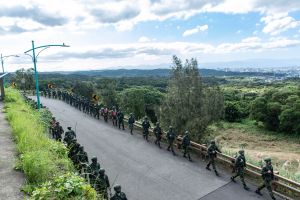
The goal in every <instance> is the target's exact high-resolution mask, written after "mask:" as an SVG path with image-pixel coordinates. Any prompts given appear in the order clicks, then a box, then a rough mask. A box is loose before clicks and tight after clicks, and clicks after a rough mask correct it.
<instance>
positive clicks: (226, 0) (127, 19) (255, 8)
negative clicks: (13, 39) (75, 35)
mask: <svg viewBox="0 0 300 200" xmlns="http://www.w3.org/2000/svg"><path fill="white" fill-rule="evenodd" d="M0 5H1V7H2V11H3V12H0V13H6V15H10V16H16V13H14V12H11V11H9V9H13V8H18V9H20V8H21V7H23V11H24V12H22V14H23V15H26V16H27V18H30V19H32V20H33V21H36V22H39V23H42V24H43V23H44V25H61V26H64V27H73V28H74V27H77V28H78V29H80V28H82V27H83V26H84V27H89V28H91V27H94V28H98V27H99V24H100V25H103V24H112V25H114V26H115V28H116V29H117V30H119V31H124V30H131V29H132V28H133V27H134V26H135V25H136V24H138V23H140V22H144V21H153V20H155V21H164V20H167V19H171V18H173V19H188V18H190V17H192V16H194V15H196V14H199V13H208V12H218V13H230V14H235V13H241V14H245V13H249V12H260V13H262V14H264V15H267V16H269V15H272V14H274V13H289V12H292V11H296V10H300V1H299V0H263V1H262V0H243V1H236V0H164V1H158V0H136V1H132V0H123V1H120V0H110V1H106V0H97V1H96V0H76V1H74V0H51V1H40V0H14V1H7V0H0ZM3 9H5V10H3ZM0 11H1V9H0ZM4 11H5V12H4ZM15 11H16V10H15ZM25 11H26V12H25ZM30 11H32V12H30ZM26 16H23V17H26ZM3 17H5V16H3ZM16 20H17V19H16ZM285 20H291V19H285ZM291 26H294V25H291ZM266 31H268V29H267V28H266Z"/></svg>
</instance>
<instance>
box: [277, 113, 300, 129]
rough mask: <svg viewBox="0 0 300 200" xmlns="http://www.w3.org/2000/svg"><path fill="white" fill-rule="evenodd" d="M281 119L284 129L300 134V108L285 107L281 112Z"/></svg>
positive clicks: (281, 125)
mask: <svg viewBox="0 0 300 200" xmlns="http://www.w3.org/2000/svg"><path fill="white" fill-rule="evenodd" d="M279 119H280V129H281V130H282V131H284V132H290V133H295V134H300V109H295V108H288V109H285V110H284V111H282V113H281V114H280V116H279Z"/></svg>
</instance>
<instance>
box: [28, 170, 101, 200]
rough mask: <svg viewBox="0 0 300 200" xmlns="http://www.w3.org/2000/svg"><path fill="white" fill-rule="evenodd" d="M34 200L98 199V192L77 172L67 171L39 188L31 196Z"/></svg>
mask: <svg viewBox="0 0 300 200" xmlns="http://www.w3.org/2000/svg"><path fill="white" fill-rule="evenodd" d="M31 199H32V200H39V199H53V200H54V199H70V200H71V199H72V200H73V199H78V200H82V199H83V200H84V199H91V200H92V199H97V193H96V192H95V190H94V189H92V187H91V186H90V185H88V184H86V183H85V181H84V179H83V178H81V177H79V176H77V175H76V174H72V173H67V174H64V175H61V176H57V177H55V178H54V179H53V181H48V182H46V183H44V184H42V185H41V186H40V187H39V188H37V189H36V190H35V191H34V192H33V193H32V196H31Z"/></svg>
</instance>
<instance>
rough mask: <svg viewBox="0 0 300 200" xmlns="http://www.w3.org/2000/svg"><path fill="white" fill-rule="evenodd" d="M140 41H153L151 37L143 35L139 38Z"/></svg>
mask: <svg viewBox="0 0 300 200" xmlns="http://www.w3.org/2000/svg"><path fill="white" fill-rule="evenodd" d="M138 42H142V43H143V42H151V39H150V38H148V37H146V36H142V37H140V38H139V40H138Z"/></svg>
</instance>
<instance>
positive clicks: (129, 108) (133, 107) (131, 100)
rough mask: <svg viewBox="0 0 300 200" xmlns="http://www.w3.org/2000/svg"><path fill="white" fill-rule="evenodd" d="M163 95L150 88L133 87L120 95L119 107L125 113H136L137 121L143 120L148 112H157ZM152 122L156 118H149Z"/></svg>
mask: <svg viewBox="0 0 300 200" xmlns="http://www.w3.org/2000/svg"><path fill="white" fill-rule="evenodd" d="M162 98H163V94H162V93H161V92H159V91H158V90H156V89H154V88H150V87H132V88H128V89H125V90H123V91H122V92H120V93H119V95H118V99H119V105H120V107H121V108H122V110H123V111H125V112H127V113H131V112H132V113H134V115H135V117H136V118H137V119H141V118H142V117H144V116H145V114H147V113H146V112H147V110H148V112H149V110H155V109H156V108H157V107H158V106H159V105H160V104H161V102H162ZM149 117H150V119H151V121H154V120H155V117H156V116H155V113H154V116H153V115H152V116H149Z"/></svg>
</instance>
